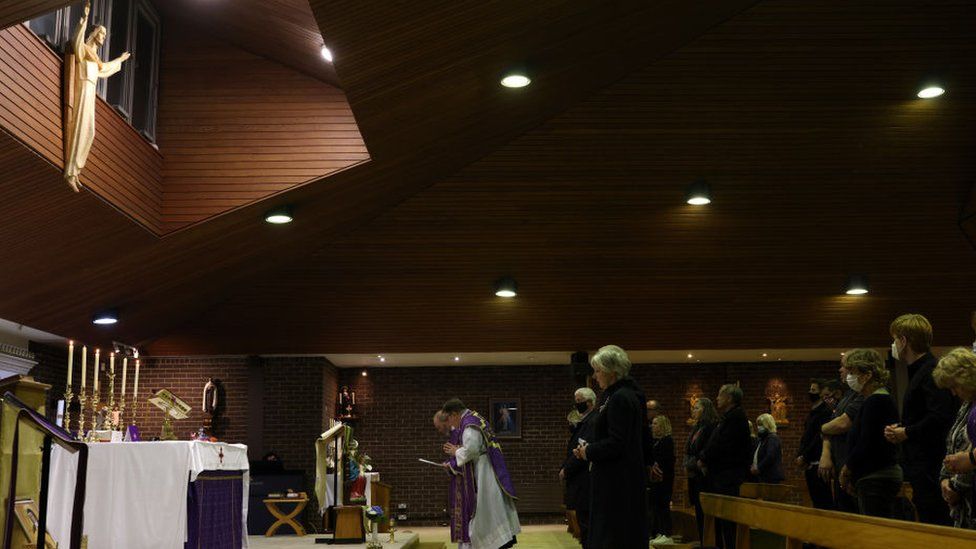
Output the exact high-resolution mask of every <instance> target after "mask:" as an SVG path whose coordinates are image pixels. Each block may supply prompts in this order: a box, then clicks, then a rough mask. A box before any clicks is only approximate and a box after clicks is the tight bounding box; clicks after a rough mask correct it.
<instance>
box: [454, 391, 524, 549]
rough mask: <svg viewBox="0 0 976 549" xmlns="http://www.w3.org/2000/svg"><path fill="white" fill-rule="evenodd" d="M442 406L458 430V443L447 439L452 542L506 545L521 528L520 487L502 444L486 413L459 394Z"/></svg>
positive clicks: (486, 547)
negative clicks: (517, 489) (511, 474)
mask: <svg viewBox="0 0 976 549" xmlns="http://www.w3.org/2000/svg"><path fill="white" fill-rule="evenodd" d="M441 411H442V412H444V413H445V414H446V415H447V421H448V424H449V425H450V426H451V427H452V428H454V429H455V433H459V434H457V435H455V436H457V437H458V440H457V442H459V443H456V442H455V441H449V442H446V443H445V444H444V453H445V454H447V455H448V457H449V459H448V460H447V461H446V462H445V463H444V467H445V468H446V469H448V470H449V471H450V473H451V474H452V475H453V476H454V478H453V479H452V482H451V484H452V493H451V497H450V498H449V499H450V505H451V541H453V542H456V543H457V544H458V548H459V549H504V548H507V547H512V546H514V545H515V542H516V540H515V536H516V534H518V533H519V532H520V531H521V527H520V526H519V519H518V513H517V512H516V510H515V490H514V489H513V488H512V480H511V478H510V477H509V476H508V468H507V467H506V466H505V458H504V456H502V449H501V446H500V445H499V444H498V442H496V441H495V435H494V434H493V433H492V431H491V428H490V427H489V426H488V422H487V421H486V420H485V418H483V417H481V415H479V414H478V413H477V412H474V411H473V410H469V409H468V408H467V407H466V406H465V405H464V403H463V402H461V400H459V399H457V398H454V399H451V400H448V401H447V402H446V403H444V407H443V408H441Z"/></svg>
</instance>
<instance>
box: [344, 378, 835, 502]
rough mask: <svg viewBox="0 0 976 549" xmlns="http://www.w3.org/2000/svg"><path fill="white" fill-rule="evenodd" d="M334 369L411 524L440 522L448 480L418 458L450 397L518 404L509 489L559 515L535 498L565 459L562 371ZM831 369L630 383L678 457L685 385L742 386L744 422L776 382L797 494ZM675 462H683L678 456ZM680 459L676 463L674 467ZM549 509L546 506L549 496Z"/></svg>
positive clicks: (431, 453)
mask: <svg viewBox="0 0 976 549" xmlns="http://www.w3.org/2000/svg"><path fill="white" fill-rule="evenodd" d="M360 372H361V370H360V369H341V370H340V371H339V384H340V386H341V385H349V386H350V388H351V389H352V390H354V391H355V392H356V402H357V404H358V407H359V410H358V414H359V417H360V419H359V421H358V422H357V425H356V438H357V439H358V440H359V442H360V444H361V448H362V449H363V450H364V451H365V452H366V453H367V454H369V455H370V457H372V458H373V463H374V466H375V469H376V470H377V471H378V472H380V473H381V475H382V478H383V480H384V481H386V482H389V483H390V484H392V485H393V503H394V505H395V504H399V503H401V502H402V503H406V504H407V506H408V509H407V514H408V516H409V517H410V520H411V521H413V520H417V521H437V520H440V519H441V518H442V517H443V516H444V511H443V510H444V508H445V507H446V497H447V496H446V494H447V478H446V477H444V476H442V475H441V474H440V473H439V472H438V471H436V470H434V469H432V468H431V466H429V465H424V464H421V463H418V462H417V458H418V457H424V458H427V459H434V460H440V459H441V457H442V453H441V450H440V445H441V443H442V442H443V440H442V438H441V437H440V435H438V434H437V433H436V432H435V431H434V429H433V427H432V425H431V421H430V420H431V416H432V414H433V412H434V411H435V410H436V409H437V408H438V407H439V406H440V404H442V403H443V402H444V401H445V400H447V399H448V398H450V397H453V396H457V397H460V398H461V399H462V400H463V401H464V402H465V403H466V404H467V405H468V406H470V407H471V408H472V409H475V410H477V411H479V412H484V411H485V410H487V409H488V399H489V398H511V397H519V398H521V399H522V412H523V421H522V439H521V440H502V441H501V444H502V448H503V451H504V453H505V458H506V461H507V463H508V467H509V471H510V472H511V474H512V477H513V480H514V482H515V487H516V490H517V491H519V492H521V493H522V494H523V495H527V496H529V498H530V499H532V500H533V501H532V502H531V503H528V502H527V506H528V507H529V508H530V509H531V510H534V511H539V512H548V513H551V514H559V513H561V511H560V509H559V503H560V502H558V501H556V502H554V503H550V504H549V505H548V507H546V506H541V507H540V505H541V502H542V501H544V500H546V498H541V499H540V497H541V496H540V495H541V494H546V493H551V492H553V491H558V490H559V483H558V480H557V477H556V475H557V473H558V470H559V466H560V464H561V461H562V459H563V456H564V452H565V445H566V440H567V437H568V430H567V428H566V420H565V417H566V414H567V413H568V412H569V410H570V409H571V405H572V398H573V391H574V390H575V389H576V386H575V385H574V384H573V381H572V378H571V376H570V372H569V367H568V366H499V367H431V368H371V369H369V376H368V377H362V376H361V375H360ZM835 373H836V365H835V364H833V363H785V362H775V363H760V364H709V365H700V364H694V365H685V364H666V365H650V364H645V365H638V366H635V367H634V369H633V375H634V377H635V378H636V379H637V380H638V382H639V383H640V385H641V386H642V387H643V389H644V390H645V392H646V393H647V395H648V398H656V399H658V400H659V401H660V402H661V404H662V405H663V406H664V408H665V410H666V412H667V414H668V415H669V417H670V419H671V420H672V424H673V426H674V431H675V432H674V437H675V442H676V446H677V447H678V448H679V449H681V450H680V451H682V452H683V447H684V446H683V445H684V441H685V439H686V438H687V435H688V426H687V425H686V424H685V420H686V419H687V418H688V417H689V414H688V409H689V407H688V403H687V401H685V400H684V397H685V393H686V392H687V391H688V389H689V387H692V386H693V385H698V386H699V387H700V390H701V391H702V392H703V394H704V395H705V396H709V397H710V398H713V399H714V396H715V394H716V393H717V392H718V389H719V387H720V386H721V385H722V383H725V382H734V381H740V382H741V384H742V388H743V391H744V392H745V408H746V412H747V413H748V414H749V416H750V418H752V419H754V418H755V417H756V416H758V415H759V414H760V413H763V412H766V411H768V410H769V402H768V401H767V400H766V399H765V396H764V390H765V387H766V384H767V383H768V382H769V380H771V379H774V378H775V379H780V380H782V381H783V382H784V383H785V384H786V389H787V390H788V392H789V394H790V397H791V398H790V400H789V402H788V407H789V412H788V418H789V420H790V425H789V426H786V427H783V428H782V429H781V431H780V436H781V438H782V440H783V455H784V465H786V467H785V469H786V473H787V477H788V478H787V482H788V483H790V484H793V485H795V486H797V487H798V488H801V489H803V490H805V486H804V482H803V479H802V476H800V475H799V473H798V472H797V471H796V469H795V468H793V467H792V466H791V464H790V462H791V460H792V457H791V456H794V455H795V454H796V448H797V444H798V442H799V438H800V435H801V434H802V423H803V420H804V418H805V416H806V413H807V411H808V410H809V403H808V400H807V397H806V392H807V389H808V382H809V379H810V378H811V377H824V376H833V375H835ZM682 455H683V454H682ZM680 457H681V456H680V455H679V459H680ZM684 486H685V479H684V476H683V474H682V475H681V476H680V477H679V478H678V479H677V480H676V489H675V505H676V506H677V505H684V504H685V501H686V494H685V489H684ZM548 501H550V502H552V500H551V498H549V499H548Z"/></svg>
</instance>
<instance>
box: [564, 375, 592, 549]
mask: <svg viewBox="0 0 976 549" xmlns="http://www.w3.org/2000/svg"><path fill="white" fill-rule="evenodd" d="M573 398H574V399H575V400H576V404H575V406H576V409H575V410H574V411H575V412H576V413H578V414H579V421H578V422H577V423H576V425H575V426H574V428H573V433H572V434H571V435H570V437H569V443H568V444H567V449H566V459H565V460H564V461H563V466H562V468H561V469H560V470H559V478H560V480H562V481H564V482H565V483H566V509H569V510H571V511H576V521H577V523H578V524H579V529H580V543H581V544H582V545H583V547H584V549H586V548H588V547H589V544H588V543H587V536H588V535H589V533H590V467H589V464H588V463H587V462H585V461H583V460H581V459H579V458H578V457H576V456H575V455H573V450H574V449H576V448H577V447H578V446H580V445H583V444H586V443H588V442H589V441H591V440H593V429H594V422H593V419H594V418H595V417H596V413H594V410H595V409H596V393H594V392H593V389H590V388H589V387H580V388H579V389H576V392H575V393H574V395H573Z"/></svg>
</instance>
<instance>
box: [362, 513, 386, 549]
mask: <svg viewBox="0 0 976 549" xmlns="http://www.w3.org/2000/svg"><path fill="white" fill-rule="evenodd" d="M384 516H385V515H384V513H383V508H382V507H380V506H379V505H374V506H372V507H366V506H363V517H364V518H365V519H366V520H367V521H369V526H370V528H369V530H370V532H371V535H370V540H369V542H368V543H366V549H383V544H382V543H381V542H380V539H379V535H378V527H379V523H380V521H381V520H383V517H384Z"/></svg>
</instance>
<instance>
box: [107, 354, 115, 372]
mask: <svg viewBox="0 0 976 549" xmlns="http://www.w3.org/2000/svg"><path fill="white" fill-rule="evenodd" d="M108 368H109V371H111V372H112V375H115V352H114V351H113V352H111V353H109V355H108Z"/></svg>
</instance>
